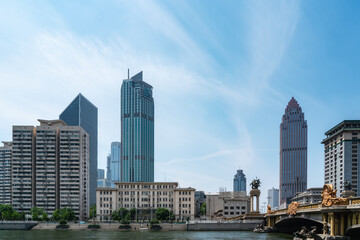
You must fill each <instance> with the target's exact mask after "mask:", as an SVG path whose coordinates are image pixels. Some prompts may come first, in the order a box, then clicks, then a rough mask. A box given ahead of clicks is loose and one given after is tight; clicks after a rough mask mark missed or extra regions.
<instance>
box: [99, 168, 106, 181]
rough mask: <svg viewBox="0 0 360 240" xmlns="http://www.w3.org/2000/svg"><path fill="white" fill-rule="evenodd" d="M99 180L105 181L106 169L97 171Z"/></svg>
mask: <svg viewBox="0 0 360 240" xmlns="http://www.w3.org/2000/svg"><path fill="white" fill-rule="evenodd" d="M97 178H98V179H104V178H105V170H104V169H98V170H97Z"/></svg>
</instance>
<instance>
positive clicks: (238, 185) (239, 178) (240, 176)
mask: <svg viewBox="0 0 360 240" xmlns="http://www.w3.org/2000/svg"><path fill="white" fill-rule="evenodd" d="M238 191H245V192H246V177H245V174H244V172H243V170H237V172H236V174H235V176H234V192H238Z"/></svg>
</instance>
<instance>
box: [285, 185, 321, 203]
mask: <svg viewBox="0 0 360 240" xmlns="http://www.w3.org/2000/svg"><path fill="white" fill-rule="evenodd" d="M322 191H323V188H308V189H306V190H305V191H304V192H301V193H297V194H296V196H295V197H294V198H293V199H292V200H291V201H292V202H298V203H300V204H313V203H318V202H321V192H322Z"/></svg>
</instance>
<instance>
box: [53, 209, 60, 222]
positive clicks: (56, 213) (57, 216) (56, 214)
mask: <svg viewBox="0 0 360 240" xmlns="http://www.w3.org/2000/svg"><path fill="white" fill-rule="evenodd" d="M52 218H53V219H54V221H56V222H58V221H60V220H61V216H60V210H59V209H56V210H55V211H54V212H53V215H52Z"/></svg>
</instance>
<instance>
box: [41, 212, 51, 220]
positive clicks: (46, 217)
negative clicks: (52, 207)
mask: <svg viewBox="0 0 360 240" xmlns="http://www.w3.org/2000/svg"><path fill="white" fill-rule="evenodd" d="M41 221H44V222H47V221H49V216H48V215H47V213H46V212H45V211H44V212H43V213H42V214H41Z"/></svg>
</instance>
